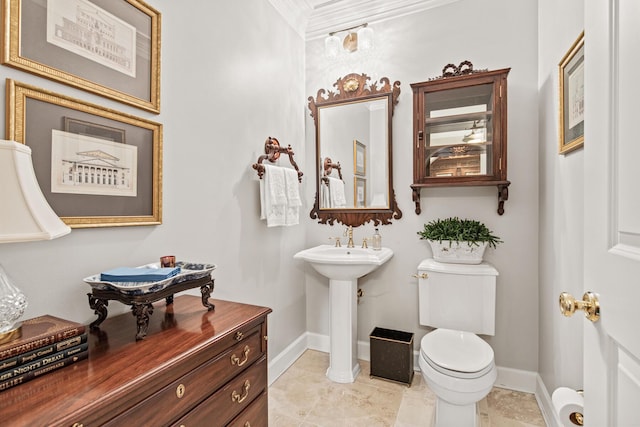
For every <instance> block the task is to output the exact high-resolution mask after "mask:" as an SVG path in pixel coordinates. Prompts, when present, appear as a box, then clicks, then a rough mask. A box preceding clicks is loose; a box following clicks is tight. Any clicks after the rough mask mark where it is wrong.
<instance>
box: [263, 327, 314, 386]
mask: <svg viewBox="0 0 640 427" xmlns="http://www.w3.org/2000/svg"><path fill="white" fill-rule="evenodd" d="M307 335H308V333H307V332H305V333H304V334H302V335H300V336H299V337H298V338H297V339H296V340H295V341H293V342H292V343H291V344H289V345H288V346H287V348H285V349H284V350H282V352H280V354H278V355H277V356H275V357H274V358H271V360H270V361H269V385H271V384H273V382H274V381H275V380H277V379H278V377H280V375H282V374H283V373H284V371H286V370H287V369H288V368H289V367H290V366H291V365H293V363H294V362H295V361H296V360H298V358H299V357H300V356H302V353H304V352H305V351H306V350H307V348H308V346H307Z"/></svg>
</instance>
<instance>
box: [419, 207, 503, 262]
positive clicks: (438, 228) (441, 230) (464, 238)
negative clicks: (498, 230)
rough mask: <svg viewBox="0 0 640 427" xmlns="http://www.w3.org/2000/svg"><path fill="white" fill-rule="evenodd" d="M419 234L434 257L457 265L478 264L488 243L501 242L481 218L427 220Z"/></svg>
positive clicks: (491, 244) (493, 244) (490, 244)
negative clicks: (477, 219)
mask: <svg viewBox="0 0 640 427" xmlns="http://www.w3.org/2000/svg"><path fill="white" fill-rule="evenodd" d="M418 235H419V236H420V239H423V240H427V241H428V242H429V244H430V245H431V249H432V251H433V259H435V260H436V261H439V262H448V263H456V264H480V263H481V262H482V256H483V255H484V251H485V249H486V248H487V246H491V247H493V248H495V247H496V246H497V245H498V244H500V243H502V240H500V238H499V237H498V236H496V235H494V234H493V232H492V231H491V230H489V228H488V227H487V226H486V225H484V224H483V223H481V222H480V221H475V220H472V219H460V218H458V217H450V218H445V219H436V220H433V221H430V222H429V223H427V224H424V228H423V229H422V230H421V231H418Z"/></svg>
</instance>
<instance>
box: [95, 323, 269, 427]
mask: <svg viewBox="0 0 640 427" xmlns="http://www.w3.org/2000/svg"><path fill="white" fill-rule="evenodd" d="M230 342H235V343H236V344H235V345H233V346H232V347H231V348H229V349H228V350H227V351H224V352H223V353H221V354H219V355H218V356H215V357H214V358H213V359H212V360H211V361H209V362H207V363H205V364H203V365H201V366H199V367H197V368H195V369H194V370H192V371H191V372H189V373H188V374H186V375H184V376H182V377H181V378H179V379H177V380H175V381H173V382H172V383H170V384H169V385H167V386H166V387H164V388H162V389H161V390H160V391H158V392H157V393H155V394H153V395H151V396H150V397H148V398H147V399H145V400H144V401H142V402H141V403H139V404H138V405H136V406H135V407H133V408H131V409H129V410H127V411H125V412H124V413H122V414H120V415H118V417H116V418H114V419H112V420H110V421H109V422H108V423H107V424H105V425H107V426H115V425H122V422H123V421H126V422H127V424H129V425H132V424H131V423H133V425H135V424H136V422H137V421H140V422H143V423H144V424H145V425H162V424H166V423H167V422H170V421H171V420H174V419H176V418H178V417H180V416H181V415H183V414H185V413H186V412H188V411H189V410H190V409H191V408H193V407H195V406H196V405H197V404H198V403H199V402H201V401H202V400H204V399H206V398H207V397H208V396H210V395H211V394H212V393H213V392H214V391H216V390H217V389H218V388H220V387H221V386H223V385H224V384H225V383H226V382H227V381H229V380H230V379H231V378H233V377H235V376H237V375H240V374H241V372H242V371H243V370H245V369H247V368H248V367H249V366H251V364H252V363H253V362H255V361H256V360H258V359H259V358H260V357H262V356H263V355H264V353H263V351H262V334H261V333H260V327H256V328H253V329H252V330H250V331H248V333H247V334H246V335H244V334H243V337H242V339H241V340H240V341H236V340H234V341H230ZM256 391H257V390H256Z"/></svg>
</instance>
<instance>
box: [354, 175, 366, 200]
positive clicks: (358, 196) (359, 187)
mask: <svg viewBox="0 0 640 427" xmlns="http://www.w3.org/2000/svg"><path fill="white" fill-rule="evenodd" d="M366 206H367V180H366V179H365V178H361V177H359V176H354V177H353V207H354V208H364V207H366Z"/></svg>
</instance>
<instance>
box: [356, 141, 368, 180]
mask: <svg viewBox="0 0 640 427" xmlns="http://www.w3.org/2000/svg"><path fill="white" fill-rule="evenodd" d="M353 173H354V174H355V175H360V176H365V175H366V174H367V147H366V146H365V145H364V144H363V143H362V142H360V141H358V140H357V139H354V140H353Z"/></svg>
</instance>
